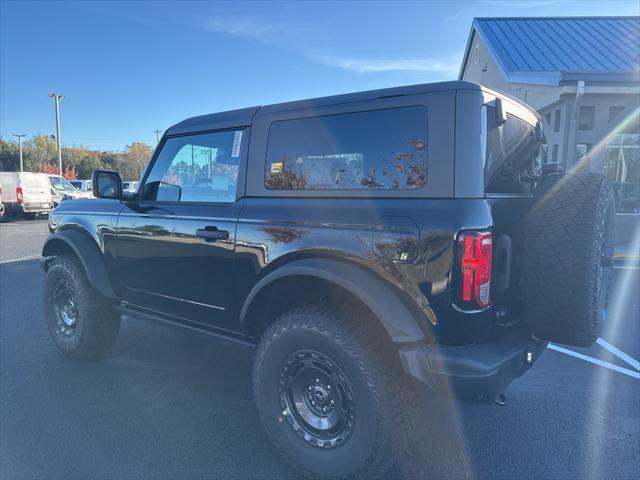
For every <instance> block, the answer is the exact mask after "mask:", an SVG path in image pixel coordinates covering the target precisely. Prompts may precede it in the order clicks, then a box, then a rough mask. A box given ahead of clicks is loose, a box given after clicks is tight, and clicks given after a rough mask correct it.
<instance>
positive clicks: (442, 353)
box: [400, 329, 547, 403]
mask: <svg viewBox="0 0 640 480" xmlns="http://www.w3.org/2000/svg"><path fill="white" fill-rule="evenodd" d="M546 345H547V344H546V343H545V342H541V341H538V340H534V339H532V338H531V336H530V335H529V334H527V333H526V332H524V331H521V330H516V329H513V330H512V331H509V332H508V333H505V334H503V335H501V336H500V337H497V338H493V339H491V340H486V341H484V342H481V343H476V344H472V345H463V346H448V345H435V344H433V345H427V344H418V345H416V344H412V345H405V346H403V347H401V348H400V359H401V361H402V366H403V367H404V370H405V371H406V372H407V373H408V374H409V375H411V376H412V377H414V378H416V379H417V380H418V381H420V382H421V383H424V384H426V385H427V386H429V387H431V388H432V389H434V390H436V391H437V392H439V393H441V394H443V395H445V396H452V397H454V398H457V399H459V400H463V401H468V402H476V403H491V402H493V401H494V400H495V399H496V398H498V396H499V395H500V394H501V393H503V392H504V390H505V389H506V388H507V387H508V386H509V384H510V383H511V382H512V381H513V379H514V378H516V377H519V376H520V375H522V374H523V373H525V372H526V371H527V370H528V369H529V368H530V367H531V366H532V365H533V363H534V362H535V361H536V360H537V359H538V357H539V356H540V355H541V354H542V352H543V351H544V349H545V348H546ZM528 354H529V356H530V358H531V361H528V360H527V357H528Z"/></svg>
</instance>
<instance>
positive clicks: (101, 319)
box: [42, 82, 613, 478]
mask: <svg viewBox="0 0 640 480" xmlns="http://www.w3.org/2000/svg"><path fill="white" fill-rule="evenodd" d="M542 140H543V136H542V131H541V128H540V124H539V121H538V117H537V115H536V113H535V112H534V111H532V110H531V109H529V108H528V107H526V106H525V105H522V104H520V103H518V102H517V101H515V100H513V99H510V98H508V97H505V96H503V95H500V94H497V93H496V92H492V91H490V90H487V89H485V88H483V87H480V86H478V85H475V84H471V83H467V82H447V83H436V84H428V85H415V86H409V87H401V88H392V89H386V90H377V91H370V92H362V93H356V94H350V95H340V96H334V97H327V98H318V99H312V100H305V101H298V102H291V103H284V104H278V105H270V106H265V107H254V108H247V109H243V110H235V111H231V112H224V113H217V114H212V115H204V116H200V117H195V118H190V119H188V120H185V121H183V122H180V123H178V124H176V125H174V126H173V127H171V128H169V129H168V130H167V131H166V133H165V135H164V137H163V139H162V141H161V142H160V144H159V146H158V148H157V149H156V151H155V153H154V155H153V158H152V159H151V161H150V162H149V165H148V166H147V168H146V170H145V172H144V175H143V177H142V180H141V182H140V187H139V189H138V191H137V192H135V193H134V192H126V191H123V189H122V182H121V179H120V178H119V176H118V175H117V174H116V173H113V172H108V171H96V172H94V175H93V189H94V195H95V196H96V197H99V199H98V200H90V201H84V200H77V201H74V202H63V203H61V204H60V206H59V207H58V208H56V209H55V210H54V211H53V212H52V213H51V216H50V232H51V236H50V237H49V239H48V240H47V242H46V244H45V245H44V249H43V252H42V255H43V267H44V270H45V272H46V280H45V293H44V295H45V315H46V321H47V325H48V328H49V331H50V332H51V335H52V337H53V339H54V341H55V342H56V344H57V345H58V346H59V347H60V349H61V350H62V351H63V352H64V353H65V354H67V355H69V356H72V357H87V356H93V355H98V354H101V353H103V352H104V351H105V350H106V349H107V348H108V347H109V346H111V345H112V344H113V342H114V341H115V339H116V336H117V334H118V330H119V327H120V319H121V315H126V316H127V317H131V318H145V319H153V320H156V321H159V322H162V323H165V324H172V325H180V326H184V327H186V328H189V329H191V330H197V331H200V332H205V333H209V334H211V335H215V336H218V337H224V338H227V339H229V340H232V341H236V342H242V343H245V344H251V345H254V346H255V347H256V355H255V369H254V377H253V382H254V393H255V398H256V404H257V408H258V411H259V414H260V417H261V419H262V422H263V424H264V427H265V429H266V432H267V434H268V435H269V437H270V438H271V440H272V442H273V443H274V444H275V446H276V447H277V449H278V450H279V451H280V452H281V453H282V454H283V455H284V456H285V457H286V458H287V459H288V460H289V461H290V462H291V463H292V464H293V465H295V466H296V467H297V468H298V469H300V470H301V471H302V472H304V473H306V474H308V475H310V476H313V477H330V478H333V477H339V478H343V477H356V476H361V477H365V478H371V477H375V476H379V475H381V474H383V473H384V472H385V471H386V470H387V468H388V467H389V466H390V465H391V464H392V463H393V462H394V461H395V460H396V459H397V458H398V456H399V455H400V453H401V452H403V450H405V449H406V447H407V445H408V444H409V442H411V432H412V424H413V420H414V418H415V416H416V415H417V411H416V408H417V407H418V403H417V400H416V399H417V398H418V397H417V396H416V395H415V393H416V387H417V386H419V385H426V386H428V387H429V388H431V389H432V390H433V391H435V392H440V393H441V394H444V395H450V396H451V397H452V398H453V397H455V398H459V399H462V400H470V401H476V402H493V401H495V400H496V399H498V398H500V397H501V395H502V393H503V391H504V389H505V388H506V387H507V386H508V384H509V383H510V382H511V381H512V380H513V379H514V378H515V377H517V376H519V375H521V374H522V373H524V372H525V371H526V370H527V369H528V368H529V367H530V366H531V365H532V364H533V363H534V362H535V360H536V359H537V358H538V357H539V355H540V354H541V352H542V351H543V350H544V348H545V346H546V342H547V341H556V342H560V343H565V344H570V345H589V344H591V343H592V342H593V341H594V340H595V338H596V337H597V334H598V331H599V328H600V324H601V322H602V321H603V319H604V317H605V316H606V301H607V296H608V290H609V288H608V285H609V276H610V272H609V268H608V266H609V265H610V260H611V245H612V224H613V222H612V219H613V194H612V190H611V188H610V187H609V185H608V184H607V182H606V180H605V179H604V178H603V177H601V176H598V175H593V174H586V173H580V172H575V173H573V174H570V175H569V174H562V173H561V172H559V171H558V169H554V168H550V167H549V166H548V165H545V166H542V165H540V164H539V163H538V160H537V159H538V158H539V157H538V151H539V148H540V144H541V142H542Z"/></svg>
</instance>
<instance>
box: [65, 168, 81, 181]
mask: <svg viewBox="0 0 640 480" xmlns="http://www.w3.org/2000/svg"><path fill="white" fill-rule="evenodd" d="M62 176H63V177H64V178H66V179H67V180H76V179H77V178H78V174H77V173H76V169H75V167H70V166H69V165H67V167H66V168H65V169H64V173H63V175H62Z"/></svg>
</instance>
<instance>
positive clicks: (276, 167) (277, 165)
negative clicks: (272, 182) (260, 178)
mask: <svg viewBox="0 0 640 480" xmlns="http://www.w3.org/2000/svg"><path fill="white" fill-rule="evenodd" d="M280 172H282V162H273V163H271V173H280Z"/></svg>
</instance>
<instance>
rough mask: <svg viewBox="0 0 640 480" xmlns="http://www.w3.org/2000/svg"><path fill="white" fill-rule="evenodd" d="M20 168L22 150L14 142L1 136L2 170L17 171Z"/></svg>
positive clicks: (0, 165) (0, 154)
mask: <svg viewBox="0 0 640 480" xmlns="http://www.w3.org/2000/svg"><path fill="white" fill-rule="evenodd" d="M19 169H20V151H19V148H18V145H16V144H15V143H14V142H7V141H6V140H2V139H1V138H0V171H3V172H15V171H18V170H19Z"/></svg>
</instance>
